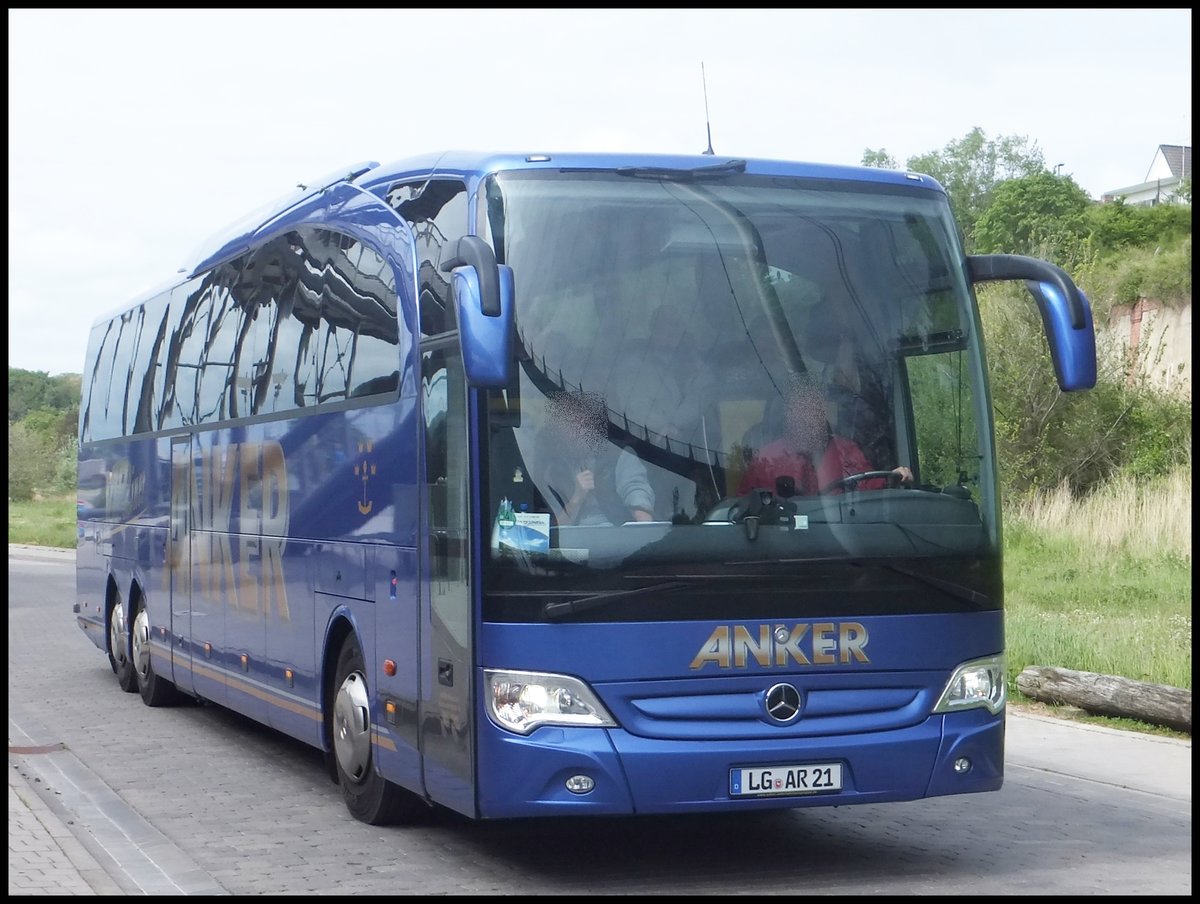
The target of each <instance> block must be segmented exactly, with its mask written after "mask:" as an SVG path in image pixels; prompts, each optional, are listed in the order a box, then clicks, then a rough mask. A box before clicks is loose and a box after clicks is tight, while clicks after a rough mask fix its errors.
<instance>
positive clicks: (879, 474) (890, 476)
mask: <svg viewBox="0 0 1200 904" xmlns="http://www.w3.org/2000/svg"><path fill="white" fill-rule="evenodd" d="M879 478H883V479H884V480H886V481H887V482H888V485H889V486H890V485H892V484H896V485H899V484H900V483H901V480H902V478H901V475H899V474H897V473H896V472H895V471H863V472H862V473H861V474H848V475H846V476H845V477H839V478H838V479H837V480H834V481H831V482H830V483H828V484H827V485H826V486H824V487H822V488H821V493H822V495H823V494H825V493H828V492H830V491H832V490H836V489H838V488H840V487H845V488H846V489H853V488H854V487H855V486H857V485H858V484H859V483H860V482H861V481H863V480H876V479H879Z"/></svg>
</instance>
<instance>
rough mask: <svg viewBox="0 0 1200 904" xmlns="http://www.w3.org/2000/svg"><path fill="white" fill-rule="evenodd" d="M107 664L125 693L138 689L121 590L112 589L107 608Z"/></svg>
mask: <svg viewBox="0 0 1200 904" xmlns="http://www.w3.org/2000/svg"><path fill="white" fill-rule="evenodd" d="M108 664H109V665H111V666H112V670H113V674H114V675H116V676H117V685H118V686H119V687H120V688H121V690H123V691H125V693H127V694H132V693H133V692H134V691H136V690H137V689H138V684H137V675H135V674H134V671H133V658H132V656H131V655H130V652H129V632H128V631H126V630H125V602H124V600H122V599H121V591H120V590H114V591H113V603H112V606H111V608H110V609H109V610H108Z"/></svg>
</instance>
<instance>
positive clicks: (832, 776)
mask: <svg viewBox="0 0 1200 904" xmlns="http://www.w3.org/2000/svg"><path fill="white" fill-rule="evenodd" d="M841 790H842V764H841V763H807V764H805V765H803V766H752V767H742V768H738V769H730V770H729V794H730V796H732V797H759V796H762V795H767V794H819V793H821V792H825V791H841Z"/></svg>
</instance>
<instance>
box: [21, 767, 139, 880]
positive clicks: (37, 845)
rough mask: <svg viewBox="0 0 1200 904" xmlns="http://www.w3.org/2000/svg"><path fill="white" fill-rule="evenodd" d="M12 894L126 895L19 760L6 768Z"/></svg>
mask: <svg viewBox="0 0 1200 904" xmlns="http://www.w3.org/2000/svg"><path fill="white" fill-rule="evenodd" d="M8 893H9V895H120V894H124V892H122V891H121V889H120V887H119V886H118V885H117V883H115V882H114V881H113V880H112V879H111V878H110V877H109V875H108V873H106V872H105V871H104V868H103V867H101V866H100V864H99V863H98V862H97V861H96V858H95V857H93V856H92V855H91V854H89V853H88V852H87V850H85V849H84V847H83V845H81V844H80V843H79V840H78V839H77V838H76V837H75V835H74V834H73V833H72V832H71V829H70V827H69V826H67V825H66V823H65V822H64V821H63V820H62V819H61V818H60V817H59V816H57V815H56V814H55V813H54V812H53V811H52V810H51V809H50V808H49V807H48V806H47V805H46V804H45V803H44V802H43V801H42V799H41V797H39V796H38V792H37V791H36V790H34V788H33V785H32V783H31V780H30V779H29V778H28V777H27V776H25V775H24V774H22V772H21V770H20V766H19V765H18V764H16V763H10V764H9V769H8Z"/></svg>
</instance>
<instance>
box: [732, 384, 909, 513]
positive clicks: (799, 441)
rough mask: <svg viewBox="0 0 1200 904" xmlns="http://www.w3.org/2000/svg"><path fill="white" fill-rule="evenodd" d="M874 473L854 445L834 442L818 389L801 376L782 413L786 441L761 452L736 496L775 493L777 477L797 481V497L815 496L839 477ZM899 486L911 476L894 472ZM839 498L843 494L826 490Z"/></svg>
mask: <svg viewBox="0 0 1200 904" xmlns="http://www.w3.org/2000/svg"><path fill="white" fill-rule="evenodd" d="M875 470H884V469H877V468H876V467H875V466H874V465H872V464H871V463H870V462H869V461H867V457H866V455H864V454H863V451H862V449H860V448H859V446H858V444H857V443H856V442H854V440H851V439H847V438H846V437H844V436H838V435H837V434H835V433H833V432H832V431H831V430H830V429H829V418H828V416H827V415H826V413H825V393H824V390H823V389H822V387H821V385H820V384H819V383H817V382H816V381H815V380H813V379H812V378H811V377H809V376H807V375H805V374H797V375H794V376H793V377H792V381H791V384H790V386H789V391H788V398H787V403H786V408H785V411H784V435H783V436H781V437H780V438H779V439H777V440H775V441H774V442H770V443H767V444H766V445H765V446H763V447H762V448H761V449H759V450H758V451H757V452H756V453H755V455H754V458H753V460H752V461H751V462H750V466H749V467H748V468H747V469H746V473H745V475H744V476H743V477H742V480H741V483H740V484H739V485H738V494H739V495H741V494H744V493H747V492H749V491H750V490H752V489H754V488H756V487H761V488H763V489H768V490H772V491H775V490H776V488H777V484H776V481H777V479H778V478H780V477H791V478H792V479H793V480H794V481H795V486H796V495H797V496H815V495H817V494H818V493H820V492H821V490H823V489H824V488H825V487H827V486H829V485H830V484H831V483H833V482H834V481H836V480H838V479H839V478H842V477H848V476H850V475H851V474H862V473H863V472H865V471H875ZM891 470H892V471H894V472H895V473H896V474H897V475H898V480H899V482H900V483H901V484H903V485H905V486H909V485H911V484H912V482H913V474H912V471H911V470H909V469H908V468H907V467H905V466H904V465H900V466H899V467H896V468H892V469H891ZM887 484H888V480H887V479H886V478H883V477H874V478H871V479H869V480H863V481H861V482H860V483H859V484H858V488H859V489H868V490H871V489H882V488H883V487H885V486H887ZM830 492H831V493H841V492H843V488H841V487H838V488H835V489H832V490H830Z"/></svg>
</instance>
